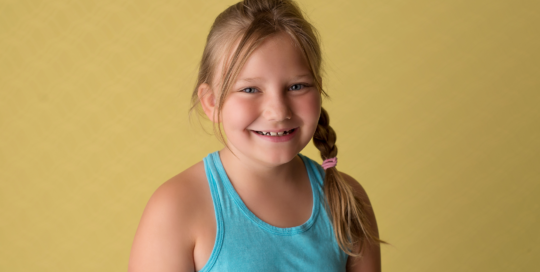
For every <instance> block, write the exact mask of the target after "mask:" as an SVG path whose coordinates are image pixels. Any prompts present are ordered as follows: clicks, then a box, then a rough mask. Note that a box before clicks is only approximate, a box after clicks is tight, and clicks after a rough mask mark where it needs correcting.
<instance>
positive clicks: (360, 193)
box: [339, 171, 370, 204]
mask: <svg viewBox="0 0 540 272" xmlns="http://www.w3.org/2000/svg"><path fill="white" fill-rule="evenodd" d="M339 173H340V174H341V176H342V177H343V179H344V180H345V181H347V183H348V184H349V185H350V186H351V187H352V188H353V191H354V193H355V195H356V196H357V197H359V198H360V199H362V200H363V201H364V202H365V203H367V204H370V202H369V197H368V195H367V193H366V190H364V187H362V185H361V184H360V182H358V181H357V180H356V179H354V178H353V177H351V176H349V175H347V174H345V173H343V172H341V171H340V172H339Z"/></svg>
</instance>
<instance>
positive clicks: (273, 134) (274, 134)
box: [256, 129, 294, 137]
mask: <svg viewBox="0 0 540 272" xmlns="http://www.w3.org/2000/svg"><path fill="white" fill-rule="evenodd" d="M293 130H294V129H291V130H287V131H280V132H264V131H256V132H257V133H259V134H261V135H265V136H273V137H276V136H277V137H279V136H283V135H288V134H291V132H292V131H293Z"/></svg>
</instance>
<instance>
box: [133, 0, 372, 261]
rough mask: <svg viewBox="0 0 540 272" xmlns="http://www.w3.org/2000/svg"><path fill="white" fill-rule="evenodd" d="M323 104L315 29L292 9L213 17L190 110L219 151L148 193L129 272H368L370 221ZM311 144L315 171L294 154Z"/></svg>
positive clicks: (276, 3) (262, 2)
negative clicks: (203, 119) (198, 112)
mask: <svg viewBox="0 0 540 272" xmlns="http://www.w3.org/2000/svg"><path fill="white" fill-rule="evenodd" d="M323 95H326V93H325V92H324V91H323V89H322V78H321V52H320V47H319V41H318V38H317V35H316V31H315V29H314V28H313V26H311V25H310V24H309V23H308V22H307V21H306V20H305V19H304V17H303V16H302V13H301V11H300V10H299V8H298V7H297V5H296V4H295V3H293V2H292V1H290V0H281V1H280V0H245V1H243V2H240V3H237V4H235V5H233V6H231V7H229V8H228V9H227V10H225V11H224V12H223V13H221V14H220V15H219V16H218V17H217V18H216V20H215V22H214V24H213V26H212V28H211V30H210V34H209V35H208V39H207V43H206V47H205V49H204V53H203V57H202V61H201V63H200V70H199V75H198V83H197V87H196V89H195V91H194V93H193V108H195V107H196V106H199V105H200V106H201V107H200V108H201V109H202V110H203V112H204V114H205V115H206V116H207V117H208V118H209V119H210V120H211V121H212V122H213V123H214V127H215V132H216V134H217V135H218V136H219V137H220V139H221V140H222V141H223V142H224V144H225V146H226V147H225V148H223V149H222V150H220V151H216V152H214V153H211V154H209V155H208V156H207V157H206V158H204V160H203V161H201V162H199V163H197V164H195V165H193V166H192V167H190V168H189V169H187V170H185V171H184V172H182V173H180V174H178V175H177V176H175V177H173V178H172V179H171V180H169V181H167V182H166V183H164V184H163V185H162V186H161V187H159V188H158V189H157V190H156V192H155V193H154V194H153V196H152V197H151V199H150V200H149V202H148V205H147V207H146V209H145V211H144V214H143V216H142V219H141V222H140V225H139V228H138V229H137V233H136V236H135V241H134V243H133V248H132V252H131V256H130V262H129V271H131V272H136V271H380V270H381V268H380V266H381V265H380V249H379V244H380V243H381V241H380V240H379V238H378V232H377V224H376V222H375V216H374V214H373V210H372V209H371V207H370V204H369V200H368V197H367V195H366V193H365V191H364V190H363V189H362V187H361V186H360V185H359V183H358V182H357V181H356V180H354V179H353V178H352V177H350V176H348V175H346V174H344V173H341V172H339V171H337V170H336V164H337V157H336V156H337V147H336V145H335V142H336V134H335V132H334V130H333V129H332V128H331V127H330V125H329V118H328V113H327V112H326V111H325V110H324V109H323V108H322V107H321V101H322V96H323ZM223 132H224V135H223V134H222V133H223ZM225 137H226V140H225V139H224V138H225ZM311 139H313V142H314V143H315V145H316V147H317V148H318V149H319V150H320V153H321V157H322V159H323V160H324V162H323V164H322V166H321V165H319V164H317V163H316V162H315V161H313V160H311V159H310V158H307V157H305V156H303V155H301V154H300V153H299V152H300V151H301V150H302V149H303V148H304V147H305V146H306V145H307V144H308V143H309V141H310V140H311Z"/></svg>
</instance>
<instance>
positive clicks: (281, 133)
mask: <svg viewBox="0 0 540 272" xmlns="http://www.w3.org/2000/svg"><path fill="white" fill-rule="evenodd" d="M283 133H285V131H282V132H278V133H277V136H283Z"/></svg>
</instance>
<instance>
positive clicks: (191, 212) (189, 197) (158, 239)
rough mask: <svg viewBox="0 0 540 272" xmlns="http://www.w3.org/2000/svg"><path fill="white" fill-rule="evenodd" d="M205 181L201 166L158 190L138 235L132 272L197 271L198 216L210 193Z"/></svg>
mask: <svg viewBox="0 0 540 272" xmlns="http://www.w3.org/2000/svg"><path fill="white" fill-rule="evenodd" d="M205 178H206V177H205V174H204V165H203V163H202V162H199V163H197V164H195V165H193V166H192V167H190V168H188V169H186V170H185V171H183V172H182V173H180V174H178V175H176V176H174V177H172V178H171V179H169V180H168V181H166V182H165V183H163V184H162V185H161V186H160V187H159V188H158V189H156V191H155V192H154V193H153V195H152V196H151V197H150V199H149V201H148V203H147V205H146V208H145V209H144V212H143V215H142V217H141V221H140V223H139V226H138V228H137V232H136V234H135V239H134V241H133V246H132V248H131V255H130V260H129V271H130V272H136V271H173V270H174V271H185V270H191V271H192V270H193V256H192V255H193V247H194V245H195V236H196V235H195V232H194V230H195V229H196V226H197V225H198V223H199V222H198V218H197V215H198V214H199V212H200V209H204V208H205V207H204V205H201V203H205V201H204V200H205V197H208V196H206V194H207V192H208V190H209V189H208V184H207V182H206V179H205Z"/></svg>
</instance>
